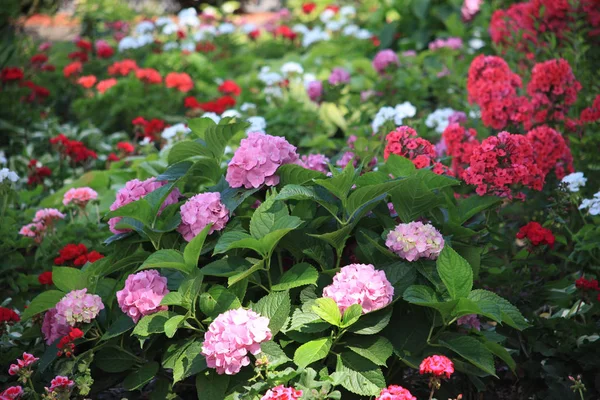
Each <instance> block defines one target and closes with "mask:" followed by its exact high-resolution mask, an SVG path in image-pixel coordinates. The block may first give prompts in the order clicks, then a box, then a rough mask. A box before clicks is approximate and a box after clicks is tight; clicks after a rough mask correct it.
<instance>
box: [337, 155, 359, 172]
mask: <svg viewBox="0 0 600 400" xmlns="http://www.w3.org/2000/svg"><path fill="white" fill-rule="evenodd" d="M350 162H352V165H353V166H354V167H356V164H358V160H357V159H356V156H355V154H354V153H353V152H351V151H347V152H345V153H344V154H342V157H340V158H339V159H338V160H337V161H336V162H335V165H337V166H338V167H341V168H346V166H347V165H348V163H350Z"/></svg>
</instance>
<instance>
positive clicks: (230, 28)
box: [218, 22, 235, 35]
mask: <svg viewBox="0 0 600 400" xmlns="http://www.w3.org/2000/svg"><path fill="white" fill-rule="evenodd" d="M218 32H219V35H228V34H230V33H233V32H235V25H233V24H231V23H229V22H223V23H222V24H221V25H219V29H218Z"/></svg>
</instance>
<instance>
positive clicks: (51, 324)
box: [42, 308, 70, 345]
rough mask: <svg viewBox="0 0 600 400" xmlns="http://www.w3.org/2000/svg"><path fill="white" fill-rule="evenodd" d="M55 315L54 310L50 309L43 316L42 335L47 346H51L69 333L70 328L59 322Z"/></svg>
mask: <svg viewBox="0 0 600 400" xmlns="http://www.w3.org/2000/svg"><path fill="white" fill-rule="evenodd" d="M56 313H57V310H56V308H51V309H50V310H48V311H46V313H45V314H44V322H43V323H42V333H43V334H44V339H45V340H46V344H47V345H51V344H52V343H54V342H55V341H57V340H58V339H60V338H61V337H63V336H65V335H66V334H67V333H69V329H70V326H69V325H68V324H67V323H66V322H62V321H59V320H58V319H57V318H56Z"/></svg>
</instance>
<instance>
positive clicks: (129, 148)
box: [117, 142, 135, 154]
mask: <svg viewBox="0 0 600 400" xmlns="http://www.w3.org/2000/svg"><path fill="white" fill-rule="evenodd" d="M117 149H119V150H121V151H123V153H125V154H132V153H134V152H135V146H134V145H133V144H131V143H129V142H119V143H117Z"/></svg>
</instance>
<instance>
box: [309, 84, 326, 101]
mask: <svg viewBox="0 0 600 400" xmlns="http://www.w3.org/2000/svg"><path fill="white" fill-rule="evenodd" d="M306 93H307V94H308V97H309V98H310V99H311V100H312V101H314V102H315V103H318V102H319V101H320V100H321V97H322V96H323V82H321V81H312V82H309V83H308V84H307V85H306Z"/></svg>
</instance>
